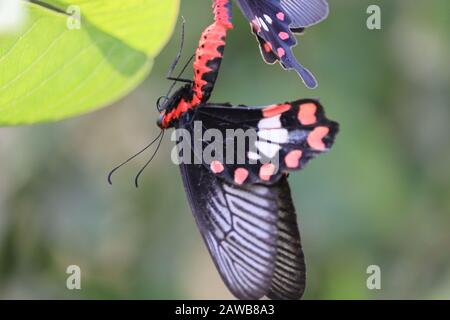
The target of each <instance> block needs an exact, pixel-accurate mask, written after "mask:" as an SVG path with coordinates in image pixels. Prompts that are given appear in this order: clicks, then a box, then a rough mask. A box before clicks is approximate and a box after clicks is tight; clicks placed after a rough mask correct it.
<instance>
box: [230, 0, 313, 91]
mask: <svg viewBox="0 0 450 320" xmlns="http://www.w3.org/2000/svg"><path fill="white" fill-rule="evenodd" d="M236 1H237V3H238V5H239V7H240V8H241V10H242V12H243V13H244V15H245V16H246V18H247V19H248V20H249V21H250V24H251V26H252V30H253V32H254V33H255V34H256V36H257V37H258V41H259V43H260V46H261V52H262V54H263V57H264V59H265V60H266V62H268V63H273V62H275V61H277V60H279V61H280V63H281V65H282V66H283V67H284V68H285V69H288V70H292V69H294V70H295V71H297V73H298V74H299V75H300V77H301V78H302V80H303V82H304V83H305V85H306V86H307V87H308V88H315V87H317V82H316V79H315V78H314V76H313V75H312V73H311V72H310V71H309V70H308V69H306V68H305V67H303V66H302V65H301V64H300V63H299V62H298V61H297V59H296V58H295V56H294V54H293V52H292V47H294V46H295V45H296V44H297V40H296V39H295V36H294V34H293V33H292V31H291V29H290V25H291V24H292V21H293V20H292V19H291V18H290V16H289V15H288V14H287V12H286V11H285V9H284V8H283V6H282V4H281V2H280V0H236Z"/></svg>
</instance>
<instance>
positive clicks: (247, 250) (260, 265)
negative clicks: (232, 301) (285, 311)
mask: <svg viewBox="0 0 450 320" xmlns="http://www.w3.org/2000/svg"><path fill="white" fill-rule="evenodd" d="M180 169H181V174H182V178H183V182H184V186H185V189H186V193H187V196H188V199H189V203H190V206H191V209H192V211H193V213H194V216H195V218H196V222H197V225H198V227H199V229H200V232H201V234H202V236H203V239H204V241H205V243H206V245H207V247H208V250H209V252H210V254H211V256H212V258H213V261H214V263H215V265H216V267H217V269H218V271H219V273H220V275H221V277H222V279H223V281H224V282H225V283H226V285H227V287H228V288H229V289H230V291H231V292H232V293H233V295H235V296H236V297H237V298H239V299H259V298H261V297H263V296H270V297H271V298H274V299H299V298H301V296H302V294H303V291H304V287H305V263H304V258H303V251H302V248H301V244H300V235H299V233H298V226H297V222H296V215H295V209H294V206H293V204H292V199H291V198H290V191H289V186H288V183H287V180H286V178H283V179H281V180H280V181H279V182H277V183H276V184H274V185H272V186H265V185H250V184H246V185H243V186H236V185H235V184H232V183H228V182H227V181H225V180H223V179H221V178H219V177H217V176H215V175H213V174H211V172H210V171H209V170H207V169H206V168H205V167H204V166H202V165H195V164H181V166H180Z"/></svg>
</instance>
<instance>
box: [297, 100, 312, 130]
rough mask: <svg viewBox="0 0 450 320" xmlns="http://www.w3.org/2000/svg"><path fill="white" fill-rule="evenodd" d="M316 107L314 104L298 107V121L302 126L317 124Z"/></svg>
mask: <svg viewBox="0 0 450 320" xmlns="http://www.w3.org/2000/svg"><path fill="white" fill-rule="evenodd" d="M316 112H317V106H316V105H315V104H314V103H305V104H302V105H300V108H299V110H298V115H297V118H298V121H299V122H300V123H301V124H302V125H304V126H307V125H311V124H314V123H316V122H317V117H316Z"/></svg>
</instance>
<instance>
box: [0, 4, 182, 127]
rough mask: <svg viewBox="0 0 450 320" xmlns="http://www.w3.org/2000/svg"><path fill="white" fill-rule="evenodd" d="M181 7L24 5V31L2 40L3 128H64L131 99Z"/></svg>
mask: <svg viewBox="0 0 450 320" xmlns="http://www.w3.org/2000/svg"><path fill="white" fill-rule="evenodd" d="M70 6H72V7H70ZM178 6H179V0H127V1H123V0H47V1H31V2H24V8H25V9H26V11H27V13H26V16H27V19H26V22H25V24H24V25H23V26H22V27H21V28H20V30H19V31H18V32H16V33H14V34H12V35H11V34H8V35H6V34H3V35H2V34H0V125H16V124H31V123H37V122H43V121H55V120H60V119H63V118H67V117H71V116H75V115H79V114H82V113H86V112H88V111H92V110H95V109H98V108H100V107H102V106H106V105H108V104H110V103H112V102H114V101H115V100H117V99H119V98H121V97H122V96H124V95H125V94H127V93H128V92H129V91H131V90H132V89H133V88H135V87H136V86H137V85H138V84H139V83H140V82H141V81H142V80H143V78H145V77H146V76H147V75H148V73H149V71H150V69H151V66H152V63H153V58H154V57H155V56H156V55H157V54H158V52H159V51H160V50H161V49H162V47H163V46H164V44H165V43H166V42H167V40H168V39H169V37H170V35H171V32H172V30H173V28H174V25H175V22H176V17H177V15H178ZM69 7H70V8H72V9H74V11H73V10H72V11H71V9H69ZM78 9H79V10H80V11H79V12H80V16H81V19H80V20H77V19H75V18H74V17H75V16H76V14H75V15H74V14H73V13H74V12H75V13H76V12H77V10H78ZM67 12H70V13H71V14H72V15H69V14H68V13H67ZM78 22H79V29H77V28H76V27H77V26H78ZM74 27H75V28H74Z"/></svg>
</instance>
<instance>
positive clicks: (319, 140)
mask: <svg viewBox="0 0 450 320" xmlns="http://www.w3.org/2000/svg"><path fill="white" fill-rule="evenodd" d="M329 132H330V129H329V128H327V127H317V128H314V130H313V131H311V132H310V133H309V135H308V139H307V141H308V144H309V146H310V147H311V148H313V149H316V150H319V151H324V150H326V146H325V143H324V142H323V138H325V137H326V136H327V134H328V133H329Z"/></svg>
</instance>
